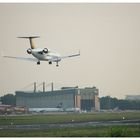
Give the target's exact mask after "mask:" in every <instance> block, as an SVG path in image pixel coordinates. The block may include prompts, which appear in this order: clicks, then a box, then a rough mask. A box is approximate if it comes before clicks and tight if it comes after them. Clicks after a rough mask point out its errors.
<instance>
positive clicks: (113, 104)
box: [100, 96, 140, 110]
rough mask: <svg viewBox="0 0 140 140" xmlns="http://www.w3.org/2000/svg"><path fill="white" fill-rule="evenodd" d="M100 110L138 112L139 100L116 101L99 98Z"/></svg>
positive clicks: (139, 107)
mask: <svg viewBox="0 0 140 140" xmlns="http://www.w3.org/2000/svg"><path fill="white" fill-rule="evenodd" d="M100 108H101V109H105V110H106V109H120V110H125V109H126V110H127V109H128V110H129V109H130V110H140V100H126V99H117V98H112V97H110V96H105V97H101V98H100Z"/></svg>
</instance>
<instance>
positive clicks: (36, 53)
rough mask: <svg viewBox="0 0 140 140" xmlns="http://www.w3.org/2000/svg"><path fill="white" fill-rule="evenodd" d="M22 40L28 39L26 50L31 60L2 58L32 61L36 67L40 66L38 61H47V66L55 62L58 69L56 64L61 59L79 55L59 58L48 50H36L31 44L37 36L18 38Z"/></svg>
mask: <svg viewBox="0 0 140 140" xmlns="http://www.w3.org/2000/svg"><path fill="white" fill-rule="evenodd" d="M18 38H23V39H29V42H30V47H31V48H29V49H27V53H28V54H32V55H33V58H25V57H14V56H3V57H7V58H15V59H19V60H27V61H34V62H36V63H37V65H40V61H48V63H49V64H52V62H56V66H57V67H58V62H60V61H61V60H62V59H65V58H71V57H75V56H79V55H80V51H79V53H77V54H73V55H68V56H61V55H60V54H59V53H57V52H53V51H51V50H49V49H48V48H43V49H42V48H36V47H35V45H34V42H33V39H35V38H39V36H28V37H27V36H25V37H18Z"/></svg>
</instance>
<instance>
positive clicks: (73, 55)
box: [61, 51, 80, 59]
mask: <svg viewBox="0 0 140 140" xmlns="http://www.w3.org/2000/svg"><path fill="white" fill-rule="evenodd" d="M79 55H80V51H79V53H78V54H72V55H68V56H62V57H61V59H64V58H70V57H75V56H79Z"/></svg>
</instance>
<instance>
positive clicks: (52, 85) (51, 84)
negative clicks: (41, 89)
mask: <svg viewBox="0 0 140 140" xmlns="http://www.w3.org/2000/svg"><path fill="white" fill-rule="evenodd" d="M51 85H52V91H53V82H52V83H51Z"/></svg>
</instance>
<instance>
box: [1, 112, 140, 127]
mask: <svg viewBox="0 0 140 140" xmlns="http://www.w3.org/2000/svg"><path fill="white" fill-rule="evenodd" d="M123 117H125V118H126V119H129V120H132V119H139V118H140V112H121V113H120V112H118V113H88V114H53V115H32V116H0V125H8V124H11V122H13V124H44V123H60V122H71V120H74V121H77V122H80V121H107V120H122V118H123Z"/></svg>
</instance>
